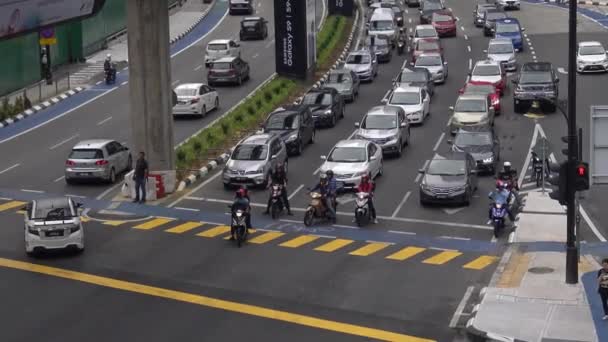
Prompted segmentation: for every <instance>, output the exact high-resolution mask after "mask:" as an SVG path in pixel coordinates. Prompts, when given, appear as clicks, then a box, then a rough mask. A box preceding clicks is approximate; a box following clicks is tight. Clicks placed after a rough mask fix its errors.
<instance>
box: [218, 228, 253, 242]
mask: <svg viewBox="0 0 608 342" xmlns="http://www.w3.org/2000/svg"><path fill="white" fill-rule="evenodd" d="M255 232H257V230H255V229H249V234H253V233H255ZM224 240H230V234H228V235H227V236H225V237H224Z"/></svg>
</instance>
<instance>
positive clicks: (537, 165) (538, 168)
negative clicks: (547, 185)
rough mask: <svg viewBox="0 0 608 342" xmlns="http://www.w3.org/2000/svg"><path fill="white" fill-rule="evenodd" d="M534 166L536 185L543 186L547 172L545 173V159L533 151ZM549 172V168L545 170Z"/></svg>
mask: <svg viewBox="0 0 608 342" xmlns="http://www.w3.org/2000/svg"><path fill="white" fill-rule="evenodd" d="M532 168H533V170H534V180H535V181H536V186H541V185H542V182H543V179H544V178H545V177H546V174H544V173H543V161H542V160H541V159H540V158H539V157H538V155H537V154H536V153H534V152H532ZM547 172H548V168H547V170H545V173H547Z"/></svg>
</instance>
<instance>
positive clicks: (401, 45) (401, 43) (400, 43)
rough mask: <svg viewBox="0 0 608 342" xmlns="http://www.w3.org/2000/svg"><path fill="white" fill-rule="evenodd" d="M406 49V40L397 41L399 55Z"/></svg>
mask: <svg viewBox="0 0 608 342" xmlns="http://www.w3.org/2000/svg"><path fill="white" fill-rule="evenodd" d="M404 50H405V41H403V40H399V41H397V54H398V55H399V56H401V55H403V51H404Z"/></svg>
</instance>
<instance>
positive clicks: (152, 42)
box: [127, 0, 175, 192]
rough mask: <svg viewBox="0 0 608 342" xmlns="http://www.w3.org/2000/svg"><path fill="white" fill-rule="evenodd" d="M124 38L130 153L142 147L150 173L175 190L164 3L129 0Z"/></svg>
mask: <svg viewBox="0 0 608 342" xmlns="http://www.w3.org/2000/svg"><path fill="white" fill-rule="evenodd" d="M127 39H128V45H129V90H130V95H129V99H130V103H131V130H132V134H133V157H134V159H135V158H136V157H137V155H138V154H139V151H144V152H145V153H146V158H147V159H148V165H149V167H150V171H151V172H156V173H161V174H163V175H164V176H165V177H167V180H168V183H169V184H166V185H165V187H166V191H168V192H173V191H174V186H175V185H174V183H175V153H174V147H173V116H172V115H171V110H172V107H173V106H172V103H171V57H170V55H169V12H168V11H167V2H166V1H158V0H152V1H151V0H127ZM165 177H163V178H165Z"/></svg>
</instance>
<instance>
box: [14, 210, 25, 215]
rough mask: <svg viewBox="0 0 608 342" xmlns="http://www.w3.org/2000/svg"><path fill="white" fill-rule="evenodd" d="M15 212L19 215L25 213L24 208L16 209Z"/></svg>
mask: <svg viewBox="0 0 608 342" xmlns="http://www.w3.org/2000/svg"><path fill="white" fill-rule="evenodd" d="M15 213H17V214H19V215H23V214H25V210H17V211H16V212H15Z"/></svg>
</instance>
